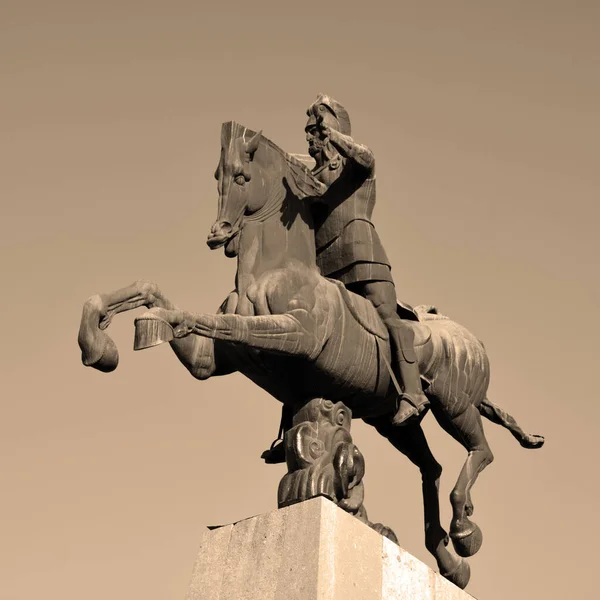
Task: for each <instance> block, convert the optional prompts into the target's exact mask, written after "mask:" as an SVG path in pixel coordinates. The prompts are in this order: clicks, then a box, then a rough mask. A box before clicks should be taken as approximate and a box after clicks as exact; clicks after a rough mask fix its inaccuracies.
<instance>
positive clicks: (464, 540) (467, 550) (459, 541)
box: [450, 523, 483, 557]
mask: <svg viewBox="0 0 600 600" xmlns="http://www.w3.org/2000/svg"><path fill="white" fill-rule="evenodd" d="M450 537H451V538H452V544H453V546H454V550H456V554H458V555H459V556H464V557H468V556H473V555H474V554H476V553H477V552H479V549H480V548H481V544H482V543H483V533H482V531H481V529H480V528H479V525H477V524H476V523H471V527H469V529H467V530H464V531H459V532H456V533H451V534H450Z"/></svg>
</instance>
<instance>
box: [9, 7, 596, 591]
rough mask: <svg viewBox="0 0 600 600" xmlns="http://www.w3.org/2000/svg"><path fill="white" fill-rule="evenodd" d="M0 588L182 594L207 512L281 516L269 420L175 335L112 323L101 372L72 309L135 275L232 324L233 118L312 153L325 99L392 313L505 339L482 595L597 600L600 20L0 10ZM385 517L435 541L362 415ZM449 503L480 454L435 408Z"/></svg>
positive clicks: (434, 436) (485, 485) (479, 489)
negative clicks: (530, 440)
mask: <svg viewBox="0 0 600 600" xmlns="http://www.w3.org/2000/svg"><path fill="white" fill-rule="evenodd" d="M0 10H1V12H0V61H1V62H0V68H1V77H2V79H1V93H0V106H1V110H0V119H1V120H2V123H1V127H0V131H1V135H0V148H1V150H0V152H1V154H0V165H1V166H0V170H1V174H2V175H1V178H0V198H1V218H0V228H1V231H0V233H1V235H0V249H1V252H0V261H1V268H2V279H1V281H2V295H1V297H0V303H1V305H0V308H1V310H0V315H1V335H2V343H1V345H0V365H1V369H2V390H1V403H2V404H1V405H2V417H1V425H0V427H1V428H2V431H1V436H0V444H1V445H2V449H1V456H2V459H1V460H2V482H1V486H2V490H1V494H0V507H1V508H0V511H1V512H0V519H1V523H0V531H1V535H0V539H1V542H0V544H1V546H0V598H1V599H2V600H31V599H33V598H45V599H47V600H54V599H56V600H58V599H60V600H79V599H81V598H85V599H86V600H100V599H102V600H104V599H105V598H115V599H126V598H144V599H145V600H159V599H165V598H183V597H184V595H185V592H186V589H187V584H188V581H189V577H190V575H191V569H192V566H193V562H194V559H195V553H196V547H197V543H198V539H199V536H200V534H201V532H202V531H203V528H204V527H205V526H206V525H210V524H218V523H229V522H232V521H235V520H238V519H241V518H244V517H247V516H251V515H254V514H258V513H263V512H267V511H269V510H272V509H274V508H275V505H276V489H277V483H278V481H279V479H280V477H281V476H282V475H283V472H284V468H283V467H282V466H266V465H263V464H262V462H261V461H260V459H259V455H260V453H261V451H262V450H263V449H264V448H265V447H266V446H267V445H268V444H269V443H270V442H271V440H272V439H273V437H274V436H275V434H276V431H277V426H278V418H279V405H278V404H277V403H276V402H275V401H274V400H273V399H271V398H270V397H269V396H267V395H266V394H265V393H263V392H262V391H261V390H259V389H258V388H256V387H255V386H254V385H253V384H251V383H250V382H249V381H247V380H245V379H244V378H243V377H241V376H240V375H231V376H228V377H226V378H222V379H214V380H210V381H207V382H197V381H196V380H194V379H193V378H192V377H191V376H189V375H188V374H187V372H186V371H185V370H184V368H183V367H182V366H181V365H180V364H179V363H178V362H177V360H176V359H175V357H174V355H173V354H172V353H171V352H170V349H169V348H168V347H166V346H165V347H160V348H155V349H152V350H147V351H144V352H139V353H134V352H133V350H132V340H133V326H132V323H133V318H134V316H135V314H139V311H138V312H137V313H130V314H126V315H120V317H119V318H117V319H116V321H115V323H114V324H113V326H112V327H111V330H110V331H111V335H112V336H113V339H114V340H115V341H116V343H117V345H118V346H119V348H120V351H121V364H120V366H119V368H118V369H117V371H115V372H114V373H112V374H110V375H104V374H102V373H98V372H96V371H93V370H92V369H85V368H83V367H82V366H81V364H80V362H79V350H78V347H77V343H76V338H77V328H78V324H79V318H80V312H81V306H82V304H83V302H84V301H85V299H86V298H87V297H88V296H89V295H91V294H93V293H96V292H104V291H110V290H113V289H116V288H119V287H122V286H124V285H127V284H129V283H131V282H132V281H134V280H135V279H138V278H142V277H144V278H148V279H152V280H154V281H156V282H157V283H158V284H159V285H160V286H161V288H162V289H163V290H164V291H165V293H166V294H167V295H168V296H169V297H171V298H172V299H173V300H174V301H175V302H177V303H178V304H179V305H180V306H181V307H183V308H186V309H188V310H195V311H214V310H215V309H216V308H217V306H218V305H219V304H220V303H221V301H222V299H223V298H224V297H225V295H226V294H227V293H228V292H229V291H230V290H231V289H232V287H233V273H234V267H235V263H234V261H231V260H227V259H226V258H225V257H224V256H223V254H222V251H219V252H210V251H209V250H208V248H207V247H206V245H205V239H206V235H207V233H208V230H209V227H210V225H211V224H212V222H213V220H214V218H215V216H216V200H217V196H216V187H215V182H214V179H213V172H214V169H215V166H216V162H217V159H218V155H219V135H220V126H221V123H222V122H223V121H228V120H236V121H238V122H240V123H242V124H243V125H246V126H248V127H250V128H254V129H259V128H262V129H263V130H264V133H265V135H267V136H268V137H270V138H271V139H273V140H274V141H275V142H276V143H277V144H279V145H280V146H281V147H283V148H284V149H285V150H287V151H289V152H306V146H305V141H304V132H303V128H304V123H305V118H306V117H305V112H304V111H305V110H306V108H307V106H308V105H309V104H310V103H311V102H312V101H313V100H314V98H315V97H316V95H317V93H319V92H324V93H328V94H330V95H332V96H333V97H335V98H337V99H338V100H340V101H341V102H342V103H344V104H345V105H346V106H347V108H348V110H349V112H350V115H351V119H352V122H353V134H354V136H355V138H356V139H357V141H360V142H362V143H365V144H367V145H369V146H370V147H371V148H372V149H373V151H374V152H375V155H376V157H377V169H378V204H377V208H376V212H375V217H374V218H375V223H376V225H377V228H378V231H379V232H380V235H381V238H382V240H383V243H384V245H385V247H386V249H387V252H388V254H389V256H390V258H391V260H392V263H393V267H394V275H395V279H396V282H397V287H398V294H399V296H400V297H401V298H402V299H403V300H405V301H407V302H410V303H412V304H419V303H427V304H429V303H431V304H436V305H437V306H438V307H439V308H440V310H441V311H442V312H444V313H445V314H448V315H450V316H451V317H452V318H454V319H455V320H457V321H459V322H460V323H462V324H464V325H466V326H467V327H468V328H469V329H470V330H471V331H473V332H474V333H475V334H476V335H477V336H478V337H479V338H481V339H482V340H483V341H484V342H485V344H486V347H487V349H488V352H489V355H490V358H491V364H492V383H491V388H490V398H491V399H492V400H494V401H495V402H497V403H499V404H501V405H502V406H503V407H505V408H506V409H507V410H508V411H509V412H511V413H512V414H513V415H514V416H515V417H516V418H517V419H518V420H519V422H520V423H521V424H522V425H523V427H524V428H525V429H527V430H529V431H532V432H534V433H542V434H544V435H546V436H547V443H546V446H545V447H544V448H543V449H542V450H539V451H526V450H523V449H521V448H520V447H519V445H518V444H517V443H516V442H515V441H514V440H513V439H512V437H511V436H510V435H509V434H508V432H506V431H505V430H503V429H501V428H499V427H497V426H494V425H492V424H487V425H486V431H487V432H488V437H489V441H490V444H491V446H492V449H493V451H494V453H495V456H496V461H495V462H494V464H493V465H492V466H490V467H489V469H488V470H487V471H485V473H484V474H483V475H482V476H481V478H480V480H479V482H478V484H477V486H476V487H475V489H474V493H473V498H474V502H475V517H474V518H475V520H476V521H477V522H478V523H479V525H480V526H481V527H482V529H483V532H484V537H485V541H484V545H483V547H482V549H481V551H480V553H479V554H478V555H477V556H475V557H473V558H472V559H471V560H470V563H471V566H472V570H473V577H472V582H471V584H470V586H469V588H468V589H469V591H470V592H471V593H472V594H474V595H475V596H477V597H478V598H479V599H480V600H505V599H506V598H511V599H514V600H517V599H530V598H544V599H545V600H554V599H564V598H591V597H593V596H594V595H595V592H596V591H597V585H596V583H595V579H596V577H595V575H594V572H595V569H596V568H597V565H596V560H597V557H598V550H597V543H598V537H599V533H600V531H599V529H598V518H597V512H598V511H597V509H598V501H597V494H598V489H599V488H598V481H597V477H598V452H597V445H598V437H597V435H598V425H597V422H598V419H599V418H600V410H599V408H598V394H597V386H596V384H595V377H596V374H597V372H598V359H599V358H600V357H599V355H598V351H597V348H598V345H597V338H598V335H599V333H600V330H599V326H598V317H597V304H598V299H599V293H598V292H599V284H598V257H599V255H600V247H599V242H598V237H599V233H598V229H599V216H600V211H599V209H598V189H599V187H598V184H599V174H598V173H599V165H598V156H599V155H600V153H599V143H598V140H599V133H600V131H599V127H598V125H599V122H598V106H599V102H600V93H599V92H600V83H599V78H598V73H599V72H600V69H599V66H600V65H599V62H600V52H599V50H600V42H599V38H598V35H597V33H598V28H599V22H600V21H599V19H600V10H599V5H598V3H597V2H595V1H594V0H590V1H589V2H585V1H577V0H569V1H566V0H565V1H564V2H556V1H552V0H529V1H516V0H506V1H502V2H492V1H490V2H462V1H459V0H455V1H453V2H442V1H438V2H414V3H413V2H406V1H399V2H398V1H397V2H393V3H392V2H382V1H379V0H371V1H370V2H363V3H358V2H356V1H354V0H347V1H345V2H340V1H337V0H335V1H331V2H325V3H323V2H311V1H302V2H300V1H297V2H294V3H289V2H282V1H277V2H275V1H272V0H255V1H252V2H239V1H238V0H232V1H231V2H197V1H195V2H192V1H184V0H171V1H170V2H157V1H151V0H144V1H142V0H119V1H118V2H117V1H115V0H107V1H105V2H101V3H99V2H87V1H81V0H79V1H66V0H54V1H53V2H46V1H42V0H37V1H29V2H28V1H27V0H19V2H16V1H15V2H12V1H8V2H7V1H6V0H4V2H2V4H1V8H0ZM353 431H354V436H355V440H356V442H357V444H358V445H359V447H360V448H361V449H362V451H363V453H364V455H365V457H366V460H367V475H366V494H367V496H366V506H367V508H368V510H369V514H370V516H371V518H372V519H374V520H377V521H382V522H384V523H386V524H388V525H390V526H391V527H393V528H394V529H395V531H396V532H397V534H398V537H399V538H400V543H401V545H402V546H403V547H404V548H406V549H407V550H409V551H410V552H411V553H413V554H414V555H416V556H417V557H419V558H420V559H422V560H424V561H426V562H427V563H428V564H430V565H432V564H433V561H432V559H431V557H430V556H429V554H428V553H427V551H426V550H425V547H424V544H423V530H422V508H421V497H420V478H419V474H418V472H417V471H416V469H415V468H414V467H413V466H412V465H410V464H409V463H408V461H407V460H406V459H405V458H404V457H402V456H401V455H399V454H397V453H396V452H395V451H394V450H393V449H392V448H391V446H388V445H387V443H386V442H385V441H384V440H383V439H382V438H379V437H378V436H377V435H376V434H375V432H373V431H371V430H370V429H369V428H368V427H367V426H365V425H364V424H362V423H358V422H357V423H356V424H355V426H354V429H353ZM426 431H427V433H428V437H429V439H430V443H431V445H432V448H433V450H434V453H435V455H436V456H437V458H438V460H439V461H440V462H441V463H442V464H443V465H444V469H445V470H444V475H443V478H442V490H441V494H442V508H443V512H444V515H443V516H444V523H445V524H448V523H449V519H450V508H449V506H450V505H449V502H448V500H447V498H448V494H449V492H450V489H451V487H452V485H453V483H454V481H455V479H456V477H457V475H458V472H459V469H460V466H461V465H462V461H463V460H464V458H465V453H464V451H463V450H462V448H461V447H459V446H458V445H457V444H456V443H455V442H453V441H452V440H450V439H449V438H448V436H447V435H446V434H444V433H443V432H442V431H441V430H440V429H439V427H438V426H437V425H436V423H435V422H434V421H433V418H431V417H428V418H427V420H426Z"/></svg>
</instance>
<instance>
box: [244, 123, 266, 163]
mask: <svg viewBox="0 0 600 600" xmlns="http://www.w3.org/2000/svg"><path fill="white" fill-rule="evenodd" d="M261 135H262V129H261V130H260V131H259V132H258V133H256V134H254V136H253V137H252V139H251V140H250V141H249V142H246V143H245V144H244V150H245V151H246V154H248V156H249V157H250V160H252V158H253V157H254V153H255V152H256V151H257V150H258V144H259V143H260V136H261Z"/></svg>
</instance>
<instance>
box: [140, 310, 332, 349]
mask: <svg viewBox="0 0 600 600" xmlns="http://www.w3.org/2000/svg"><path fill="white" fill-rule="evenodd" d="M135 326H136V349H140V350H141V349H142V348H146V347H150V346H155V345H157V344H161V343H164V342H171V341H172V340H174V339H176V338H185V337H186V336H189V335H190V334H192V333H193V334H195V336H201V337H204V338H211V339H213V340H221V341H225V342H232V343H237V344H243V345H244V346H246V347H249V348H254V349H257V350H264V351H267V352H274V353H277V354H284V355H288V356H298V357H304V358H307V359H308V360H315V359H316V358H317V357H318V356H319V354H320V352H321V350H322V349H323V345H324V343H325V339H324V336H323V335H322V333H321V335H320V332H319V331H318V328H317V326H316V321H315V319H313V317H312V316H311V314H310V313H308V312H307V311H306V310H304V309H296V310H292V311H290V312H288V313H285V314H278V315H268V316H242V315H231V314H192V313H189V312H186V311H182V310H165V309H162V308H153V309H151V310H149V311H148V312H146V313H144V314H143V315H141V316H139V317H138V318H137V319H136V320H135ZM195 336H194V337H195Z"/></svg>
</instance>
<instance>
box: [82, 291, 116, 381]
mask: <svg viewBox="0 0 600 600" xmlns="http://www.w3.org/2000/svg"><path fill="white" fill-rule="evenodd" d="M105 317H106V310H105V307H104V303H103V302H102V298H101V297H100V296H99V295H96V296H92V297H91V298H89V299H88V300H87V302H86V303H85V304H84V306H83V314H82V316H81V325H80V327H79V336H78V340H77V341H78V343H79V347H80V348H81V362H82V363H83V364H84V365H85V366H86V367H92V368H94V369H97V370H98V371H102V372H103V373H110V372H111V371H114V370H115V369H116V368H117V365H118V364H119V352H118V350H117V347H116V346H115V343H114V342H113V341H112V339H111V338H110V337H109V336H108V335H106V333H104V331H102V329H106V327H107V325H108V323H109V321H108V320H107V319H106V318H105Z"/></svg>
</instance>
